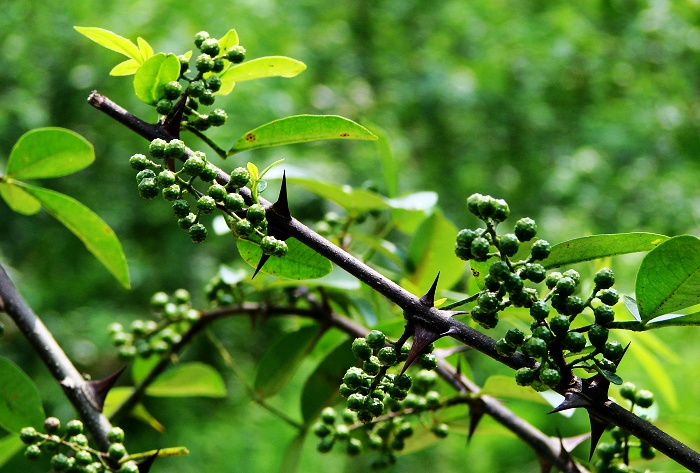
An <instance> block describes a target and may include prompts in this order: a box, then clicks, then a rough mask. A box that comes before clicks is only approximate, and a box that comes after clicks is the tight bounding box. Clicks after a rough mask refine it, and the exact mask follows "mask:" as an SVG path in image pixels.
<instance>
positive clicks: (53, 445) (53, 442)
mask: <svg viewBox="0 0 700 473" xmlns="http://www.w3.org/2000/svg"><path fill="white" fill-rule="evenodd" d="M81 435H82V434H81ZM83 437H84V435H83ZM60 444H61V437H59V436H58V435H50V436H49V438H48V440H46V441H45V442H43V443H42V444H41V445H40V447H41V450H42V451H43V452H48V453H55V452H57V451H58V447H59V446H60Z"/></svg>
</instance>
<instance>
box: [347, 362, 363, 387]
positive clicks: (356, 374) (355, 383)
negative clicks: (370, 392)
mask: <svg viewBox="0 0 700 473" xmlns="http://www.w3.org/2000/svg"><path fill="white" fill-rule="evenodd" d="M363 380H364V374H363V373H362V370H360V369H359V368H356V367H354V366H353V367H352V368H350V369H348V370H347V371H346V372H345V376H343V383H345V384H346V385H347V386H349V387H350V388H352V389H357V388H359V387H360V386H362V381H363Z"/></svg>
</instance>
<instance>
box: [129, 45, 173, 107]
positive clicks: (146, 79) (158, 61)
mask: <svg viewBox="0 0 700 473" xmlns="http://www.w3.org/2000/svg"><path fill="white" fill-rule="evenodd" d="M179 76H180V61H179V60H178V59H177V56H175V55H174V54H163V53H159V54H156V55H155V56H152V57H150V58H149V59H148V60H146V61H145V62H144V63H143V64H141V67H139V70H138V71H136V75H135V76H134V91H135V92H136V96H137V97H138V98H139V99H140V100H141V101H142V102H145V103H147V104H149V105H155V103H156V102H158V100H160V99H161V98H162V97H163V89H164V88H165V84H167V83H168V82H170V81H173V80H177V78H178V77H179Z"/></svg>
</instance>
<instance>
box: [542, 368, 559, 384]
mask: <svg viewBox="0 0 700 473" xmlns="http://www.w3.org/2000/svg"><path fill="white" fill-rule="evenodd" d="M540 381H542V382H543V383H544V384H545V385H546V386H547V387H550V388H555V387H556V386H557V385H558V384H559V382H560V381H561V375H560V374H559V371H557V370H554V369H544V370H542V371H540Z"/></svg>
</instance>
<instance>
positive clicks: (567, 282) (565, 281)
mask: <svg viewBox="0 0 700 473" xmlns="http://www.w3.org/2000/svg"><path fill="white" fill-rule="evenodd" d="M556 291H557V293H558V294H560V295H562V296H570V295H572V294H573V293H574V292H575V291H576V282H574V280H573V279H571V278H569V277H566V276H564V277H562V278H561V279H559V281H557V285H556Z"/></svg>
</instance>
